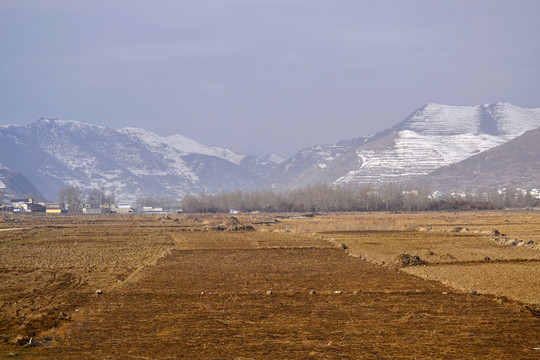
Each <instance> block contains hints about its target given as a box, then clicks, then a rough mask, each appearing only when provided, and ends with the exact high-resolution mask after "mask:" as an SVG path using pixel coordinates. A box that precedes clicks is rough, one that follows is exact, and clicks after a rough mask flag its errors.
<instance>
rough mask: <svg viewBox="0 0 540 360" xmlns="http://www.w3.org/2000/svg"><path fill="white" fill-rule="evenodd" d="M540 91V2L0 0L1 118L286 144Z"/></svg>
mask: <svg viewBox="0 0 540 360" xmlns="http://www.w3.org/2000/svg"><path fill="white" fill-rule="evenodd" d="M497 101H507V102H510V103H512V104H514V105H517V106H522V107H529V108H533V107H539V106H540V1H536V0H519V1H510V0H507V1H498V0H489V1H488V0H486V1H480V0H468V1H460V0H451V1H450V0H448V1H433V0H423V1H419V0H417V1H415V0H410V1H403V0H396V1H386V0H378V1H363V0H333V1H330V0H327V1H323V0H212V1H207V0H156V1H139V0H129V1H127V0H126V1H123V0H114V1H110V0H108V1H102V0H93V1H82V0H81V1H73V0H64V1H61V0H39V1H38V0H0V124H3V125H6V124H22V125H27V124H30V123H32V122H33V121H35V120H37V119H38V118H41V117H47V118H63V119H72V120H78V121H82V122H88V123H94V124H99V125H104V126H108V127H112V128H122V127H128V126H129V127H141V128H145V129H147V130H150V131H153V132H155V133H157V134H160V135H171V134H182V135H184V136H188V137H191V138H193V139H194V140H196V141H198V142H201V143H203V144H207V145H213V146H223V147H228V148H230V149H232V150H235V151H241V152H244V153H253V154H257V155H261V154H264V153H269V152H273V153H276V154H281V155H284V156H290V155H293V154H294V153H296V152H297V151H299V150H301V149H302V148H305V147H308V146H312V145H315V144H328V143H335V142H337V141H339V140H344V139H351V138H355V137H359V136H366V135H369V134H370V133H373V132H376V131H380V130H384V129H386V128H388V127H391V126H393V125H395V124H397V123H398V122H400V121H401V120H403V119H404V118H405V117H407V116H408V115H409V114H410V113H412V112H413V111H414V110H416V109H417V108H419V107H421V106H423V105H424V104H426V103H429V102H436V103H441V104H448V105H474V104H488V103H489V104H491V103H494V102H497Z"/></svg>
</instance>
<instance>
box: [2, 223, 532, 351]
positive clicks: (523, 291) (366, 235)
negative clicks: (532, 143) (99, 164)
mask: <svg viewBox="0 0 540 360" xmlns="http://www.w3.org/2000/svg"><path fill="white" fill-rule="evenodd" d="M235 216H236V218H231V216H230V215H155V216H151V215H146V216H139V215H132V216H112V215H109V216H107V215H102V216H24V215H22V214H21V215H17V216H16V215H11V216H8V215H6V216H4V217H2V218H0V219H1V221H0V230H4V231H0V334H1V335H0V336H1V338H0V358H1V357H5V358H11V357H14V356H15V357H16V358H22V359H179V358H186V359H380V358H388V359H395V358H403V359H422V358H433V359H456V358H463V359H470V358H478V359H508V358H516V359H538V358H539V357H540V350H538V348H540V318H539V317H538V314H539V307H540V267H539V265H540V250H539V249H538V244H540V213H535V212H485V213H482V212H478V213H422V214H381V213H376V214H375V213H372V214H340V215H315V216H308V217H300V218H298V217H294V218H289V217H287V216H280V217H278V216H276V215H275V214H241V215H235ZM250 227H252V228H250ZM494 229H496V230H497V231H498V232H494V231H493V230H494ZM235 230H236V231H235ZM529 241H532V242H533V244H530V243H529V244H528V245H526V244H527V243H528V242H529ZM510 243H513V244H514V245H518V246H511V245H508V244H510ZM521 245H526V246H521ZM413 255H417V256H418V258H416V257H414V256H413ZM404 259H406V260H411V259H412V260H411V262H410V263H407V262H406V261H404ZM414 259H416V262H415V261H414ZM409 265H412V266H409ZM414 265H416V266H414ZM98 290H99V291H98ZM96 291H98V292H99V293H100V294H97V293H96ZM30 338H32V341H33V342H34V344H33V345H32V346H28V342H29V340H30ZM15 343H19V344H15ZM25 344H26V345H25Z"/></svg>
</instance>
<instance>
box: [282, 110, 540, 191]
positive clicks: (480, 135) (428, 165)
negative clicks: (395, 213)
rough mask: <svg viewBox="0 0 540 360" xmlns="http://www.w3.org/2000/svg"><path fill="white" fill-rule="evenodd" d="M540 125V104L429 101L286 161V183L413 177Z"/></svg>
mask: <svg viewBox="0 0 540 360" xmlns="http://www.w3.org/2000/svg"><path fill="white" fill-rule="evenodd" d="M539 126H540V108H535V109H524V108H520V107H517V106H513V105H511V104H508V103H504V102H500V103H495V104H492V105H476V106H448V105H439V104H433V103H430V104H427V105H425V106H423V107H421V108H420V109H418V110H416V111H415V112H413V113H412V114H411V115H409V116H408V117H407V118H406V119H405V120H403V121H402V122H400V123H399V124H397V125H396V126H394V127H393V128H391V129H388V130H384V131H382V132H379V133H376V134H373V135H371V136H369V137H365V138H357V139H353V140H349V141H342V142H340V143H338V144H335V145H323V146H321V145H317V146H314V147H312V148H308V149H304V150H302V151H300V152H299V153H298V154H296V155H295V156H293V157H292V158H290V159H288V160H287V161H285V162H284V163H282V164H281V165H280V166H279V168H278V176H277V178H281V179H285V181H284V182H282V183H281V184H280V185H282V186H287V187H290V186H294V187H299V186H304V185H307V184H313V183H333V184H377V183H381V182H397V181H403V180H407V179H413V178H414V177H416V176H419V175H424V174H428V173H430V172H432V171H434V170H436V169H438V168H440V167H441V166H446V165H450V164H453V163H456V162H459V161H461V160H464V159H466V158H468V157H470V156H472V155H475V154H478V153H480V152H482V151H485V150H487V149H490V148H492V147H494V146H497V145H499V144H502V143H505V142H507V141H509V140H511V139H513V138H515V137H517V136H519V135H521V134H523V133H524V132H525V131H527V130H530V129H533V128H536V127H539Z"/></svg>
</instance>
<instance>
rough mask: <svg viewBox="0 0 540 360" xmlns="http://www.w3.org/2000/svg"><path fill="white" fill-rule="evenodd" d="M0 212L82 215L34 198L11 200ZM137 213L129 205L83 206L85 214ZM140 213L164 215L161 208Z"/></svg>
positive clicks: (60, 205) (85, 204)
mask: <svg viewBox="0 0 540 360" xmlns="http://www.w3.org/2000/svg"><path fill="white" fill-rule="evenodd" d="M0 211H4V212H21V213H30V212H38V213H47V214H67V213H70V212H71V213H80V212H81V209H76V210H73V209H71V211H70V209H69V207H68V206H67V205H65V204H62V203H59V202H56V201H45V202H37V201H35V200H34V199H33V198H23V199H11V200H10V202H9V203H8V204H3V205H0ZM133 212H135V210H134V209H133V207H132V205H131V204H129V203H119V204H118V205H116V204H103V205H100V206H96V205H92V204H90V203H84V204H83V205H82V213H83V214H130V213H133ZM138 212H141V213H163V212H164V211H163V208H161V207H151V206H144V207H143V208H142V209H140V210H139V211H138Z"/></svg>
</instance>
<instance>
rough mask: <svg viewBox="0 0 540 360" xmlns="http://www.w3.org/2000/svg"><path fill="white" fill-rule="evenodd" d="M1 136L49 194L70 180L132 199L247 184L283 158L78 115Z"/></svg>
mask: <svg viewBox="0 0 540 360" xmlns="http://www.w3.org/2000/svg"><path fill="white" fill-rule="evenodd" d="M0 138H1V139H2V141H1V142H0V161H1V162H3V163H4V164H6V165H7V166H9V167H10V168H12V169H17V170H18V171H20V172H21V173H23V174H25V175H26V176H27V177H28V178H29V179H30V180H31V181H32V182H33V183H34V184H35V185H36V187H37V188H38V190H39V191H40V192H41V193H42V194H43V195H44V196H45V197H46V198H48V199H55V198H56V195H57V193H58V190H60V189H61V188H62V187H65V186H67V185H76V186H79V187H80V188H81V189H82V190H83V191H85V192H89V191H91V190H92V189H94V188H100V187H104V188H105V189H107V190H108V191H111V192H114V193H115V194H116V196H117V198H119V199H125V200H127V201H133V200H134V199H135V198H136V197H137V196H139V195H141V196H171V197H181V196H182V195H184V194H189V193H199V192H202V191H207V192H221V191H232V190H235V189H243V190H249V189H255V188H258V187H260V186H262V185H263V184H265V179H264V178H263V177H262V176H260V175H259V174H257V173H256V170H257V169H259V170H260V171H262V173H265V172H266V173H268V172H269V171H270V170H272V169H274V167H275V166H277V164H275V163H271V162H269V161H266V160H263V159H260V160H257V159H254V158H253V157H251V156H245V155H240V154H236V153H234V152H232V151H230V150H228V149H222V148H217V147H210V146H205V145H202V144H199V143H197V142H196V141H194V140H192V139H189V138H186V137H184V136H181V135H172V136H167V137H161V136H159V135H157V134H154V133H152V132H149V131H147V130H144V129H135V128H126V129H120V130H115V129H111V128H107V127H104V126H98V125H93V124H87V123H82V122H78V121H73V120H62V119H39V120H38V121H36V122H34V123H32V124H30V125H28V126H4V127H2V128H0ZM265 165H266V166H268V168H269V169H270V170H268V169H266V168H265Z"/></svg>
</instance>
